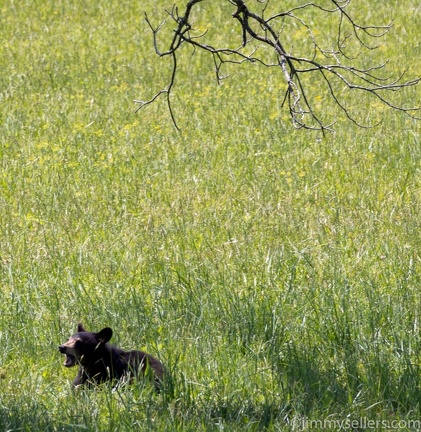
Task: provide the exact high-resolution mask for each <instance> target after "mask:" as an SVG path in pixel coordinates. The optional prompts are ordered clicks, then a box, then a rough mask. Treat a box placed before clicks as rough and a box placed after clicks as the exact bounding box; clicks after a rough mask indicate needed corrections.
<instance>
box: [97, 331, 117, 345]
mask: <svg viewBox="0 0 421 432" xmlns="http://www.w3.org/2000/svg"><path fill="white" fill-rule="evenodd" d="M112 335H113V331H112V330H111V329H110V328H109V327H105V328H103V329H102V330H101V331H100V332H98V333H97V334H96V337H97V338H98V339H99V340H100V341H101V342H103V343H107V342H108V341H109V340H110V339H111V337H112Z"/></svg>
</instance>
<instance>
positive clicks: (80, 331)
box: [77, 323, 86, 333]
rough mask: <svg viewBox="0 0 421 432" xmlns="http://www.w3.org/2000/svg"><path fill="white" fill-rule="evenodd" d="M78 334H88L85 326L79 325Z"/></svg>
mask: <svg viewBox="0 0 421 432" xmlns="http://www.w3.org/2000/svg"><path fill="white" fill-rule="evenodd" d="M77 332H78V333H82V332H86V330H85V327H83V324H81V323H79V324H78V325H77Z"/></svg>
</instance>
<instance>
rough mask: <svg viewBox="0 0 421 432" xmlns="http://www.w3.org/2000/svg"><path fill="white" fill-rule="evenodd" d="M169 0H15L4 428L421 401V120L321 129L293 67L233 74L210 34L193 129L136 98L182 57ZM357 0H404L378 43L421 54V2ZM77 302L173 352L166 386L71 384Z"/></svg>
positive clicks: (415, 415)
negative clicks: (216, 58) (294, 110)
mask: <svg viewBox="0 0 421 432" xmlns="http://www.w3.org/2000/svg"><path fill="white" fill-rule="evenodd" d="M205 5H206V4H205V2H204V3H202V4H201V7H203V8H204V9H203V13H205V14H208V15H209V16H212V13H214V14H216V15H218V14H219V15H221V14H222V12H221V11H222V9H220V8H219V6H218V5H217V4H215V5H212V6H207V8H205ZM169 6H170V4H166V3H165V2H164V1H163V0H160V1H159V2H150V4H147V5H142V4H141V2H132V1H123V2H114V1H109V2H103V1H97V2H95V4H88V3H86V2H81V1H69V2H52V1H43V2H29V1H24V0H23V1H20V2H19V4H17V3H16V2H13V1H7V2H6V3H3V5H2V6H1V23H0V34H1V40H2V41H3V42H2V44H1V45H0V50H1V52H0V54H1V55H0V66H1V71H2V72H1V73H0V124H1V126H0V127H1V134H0V155H1V159H0V160H1V168H0V188H1V195H0V229H1V232H0V244H1V249H0V277H1V287H2V289H1V291H0V301H1V309H0V310H1V313H0V342H1V347H2V349H1V350H0V428H1V429H2V430H28V431H29V430H92V431H93V430H101V431H103V430H110V431H111V430H113V431H114V430H135V429H139V430H172V431H173V430H180V431H189V430H195V431H197V430H203V431H204V430H222V429H225V430H239V431H240V430H241V431H243V430H262V429H268V430H297V429H300V428H301V427H302V426H303V425H304V424H305V423H303V422H304V421H305V420H306V419H309V420H312V419H314V420H322V419H332V420H338V421H340V420H344V419H360V418H366V419H371V420H385V421H389V422H391V421H397V420H405V421H409V420H416V419H420V416H421V406H420V400H421V387H420V386H421V383H420V364H421V363H420V361H421V358H420V356H421V342H420V336H419V325H420V323H419V321H420V315H419V314H420V312H419V311H420V306H421V304H420V303H421V301H420V296H419V287H420V282H421V281H420V270H421V268H420V246H419V245H420V221H421V215H420V190H421V187H420V186H421V185H420V179H421V176H420V168H421V165H420V160H421V150H420V125H419V123H417V122H415V121H412V120H409V119H408V118H405V117H403V116H401V115H399V114H396V113H392V112H388V111H384V112H382V114H383V115H384V121H383V123H382V124H381V126H380V127H378V128H376V129H371V130H360V129H355V128H354V127H353V126H352V125H351V124H348V123H339V124H338V125H337V132H336V133H335V134H334V135H330V136H327V137H326V138H324V139H322V140H320V137H319V136H318V135H317V134H314V133H308V132H305V131H295V130H292V128H291V126H290V124H289V122H288V119H287V117H286V113H285V112H283V111H282V110H281V109H280V106H279V101H280V94H281V88H282V87H281V77H279V76H276V75H271V74H272V72H270V71H267V70H261V69H258V68H256V67H253V66H249V67H246V66H245V65H243V66H242V67H241V68H239V69H238V70H237V71H236V70H235V69H232V70H230V73H231V77H230V78H229V79H228V80H227V81H226V82H225V83H224V85H223V86H222V87H217V85H216V84H215V82H214V76H213V72H212V62H211V61H210V59H207V58H206V56H204V55H202V54H200V53H199V52H197V53H196V54H195V56H194V57H190V55H191V53H190V52H188V51H186V52H185V53H184V54H183V55H185V59H186V60H187V63H186V64H185V65H184V67H182V68H180V75H179V77H178V79H177V87H176V93H175V94H174V108H175V113H176V116H177V118H178V121H179V123H180V126H181V128H182V133H178V132H177V131H176V130H175V129H174V127H173V126H172V124H171V120H170V119H169V116H168V113H167V111H166V106H165V103H164V102H163V101H161V102H157V104H155V105H153V106H149V107H147V108H146V109H144V110H143V111H141V112H139V113H138V114H136V115H135V114H134V109H135V106H134V104H133V99H136V98H145V99H146V97H148V96H149V95H151V94H153V93H154V92H155V91H157V90H159V89H160V88H161V86H162V85H165V83H166V80H167V79H168V77H169V73H170V70H169V69H168V64H167V63H166V62H165V61H164V60H162V59H159V58H157V57H156V56H155V54H154V52H153V44H152V40H151V35H150V32H149V31H148V28H147V26H146V25H145V23H144V21H143V12H144V10H147V11H148V13H149V14H151V13H152V12H154V14H155V15H153V16H154V19H156V21H157V22H159V20H160V19H161V18H164V17H165V13H164V12H159V16H158V11H163V9H164V8H165V7H169ZM359 6H360V7H361V14H362V15H364V14H365V15H366V16H367V19H373V20H374V19H375V17H376V16H378V17H379V20H380V21H382V20H385V21H387V20H388V19H390V18H391V17H392V16H394V18H395V29H394V31H393V33H391V34H390V35H389V36H388V38H387V45H385V46H382V48H381V49H380V50H381V51H379V54H373V55H375V56H377V55H380V54H381V55H382V56H385V57H386V58H387V57H390V58H391V67H392V70H393V71H396V73H398V71H399V70H400V68H401V67H402V65H405V66H406V67H407V69H408V73H411V74H415V73H417V71H419V70H421V68H420V60H419V43H418V36H419V32H418V27H419V24H420V9H419V6H418V5H417V4H416V2H414V1H409V0H408V1H404V2H388V4H387V5H384V4H383V3H380V2H375V5H374V6H373V4H370V5H362V4H361V3H360V4H359ZM225 7H227V6H225ZM227 9H228V7H227ZM374 9H376V14H374ZM206 16H207V15H206ZM419 94H420V93H419V90H417V91H416V92H415V93H413V92H412V93H410V92H403V93H402V94H401V95H396V97H397V98H398V99H399V98H401V99H399V100H398V102H399V101H400V102H402V103H403V102H405V100H406V99H407V98H411V99H413V102H414V104H416V103H419V102H420V97H419ZM355 102H356V101H355V100H352V95H351V96H350V99H349V103H350V104H353V103H354V104H355ZM357 102H358V101H357ZM354 106H355V105H354ZM377 115H378V112H377V113H376V111H374V110H373V109H368V110H367V111H366V117H367V120H370V119H373V118H377ZM79 321H82V322H83V323H84V324H85V325H86V327H87V328H88V329H91V330H97V329H98V330H99V329H100V328H102V327H103V326H105V325H109V326H111V327H112V328H113V329H114V333H115V335H114V339H113V340H114V342H115V343H116V344H118V345H119V346H121V347H123V348H126V349H133V348H138V349H145V350H147V351H148V352H150V353H152V354H154V355H156V356H158V357H159V358H160V359H162V361H163V362H164V363H165V364H166V366H167V368H168V370H169V371H170V373H169V374H168V375H169V378H168V380H167V382H166V383H165V390H164V391H163V392H162V394H161V395H155V394H154V392H153V389H151V388H150V386H149V385H148V384H147V383H142V382H139V383H136V384H135V385H133V386H124V385H123V386H120V387H117V388H112V387H110V386H105V387H104V388H102V389H98V390H78V391H76V392H74V391H72V389H71V387H70V382H71V381H72V379H73V378H74V375H75V373H76V371H75V370H71V371H69V370H67V369H65V368H64V367H63V366H62V361H63V358H62V357H61V356H60V354H59V353H58V349H57V347H58V345H59V344H60V343H62V342H63V341H64V340H66V339H67V337H68V336H69V334H72V333H73V332H74V331H75V328H76V325H77V323H78V322H79ZM300 422H301V423H300ZM402 424H404V423H402ZM407 424H408V425H409V423H407ZM408 429H411V427H410V426H408Z"/></svg>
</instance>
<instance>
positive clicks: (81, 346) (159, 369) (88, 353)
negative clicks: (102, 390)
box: [59, 324, 164, 391]
mask: <svg viewBox="0 0 421 432" xmlns="http://www.w3.org/2000/svg"><path fill="white" fill-rule="evenodd" d="M112 335H113V331H112V330H111V328H109V327H105V328H103V329H102V330H101V331H99V332H98V333H93V332H88V331H86V330H85V328H84V327H83V325H82V324H79V325H78V327H77V333H76V334H74V335H73V336H71V337H70V338H69V339H68V341H67V342H65V343H64V344H62V345H60V346H59V350H60V352H61V353H62V354H65V355H66V359H65V361H64V366H66V367H73V366H76V365H79V372H78V374H77V376H76V379H75V380H74V382H73V385H74V386H79V385H82V384H100V383H103V382H105V381H109V380H114V379H116V380H119V379H121V378H123V377H133V376H139V375H140V376H144V375H145V374H146V373H147V372H148V371H150V372H151V373H152V374H153V377H154V379H155V388H156V389H157V390H158V391H159V388H160V382H161V380H162V378H163V375H164V367H163V365H162V363H161V362H160V361H159V360H158V359H156V358H155V357H153V356H151V355H150V354H147V353H145V352H143V351H123V350H122V349H120V348H117V347H115V346H112V345H109V344H108V343H107V342H108V341H109V340H110V339H111V337H112Z"/></svg>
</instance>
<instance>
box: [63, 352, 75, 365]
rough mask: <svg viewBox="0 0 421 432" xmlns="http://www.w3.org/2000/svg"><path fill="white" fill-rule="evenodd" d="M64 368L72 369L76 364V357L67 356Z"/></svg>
mask: <svg viewBox="0 0 421 432" xmlns="http://www.w3.org/2000/svg"><path fill="white" fill-rule="evenodd" d="M63 364H64V366H66V367H72V366H74V365H75V364H76V357H75V356H73V355H71V354H66V360H64V363H63Z"/></svg>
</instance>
